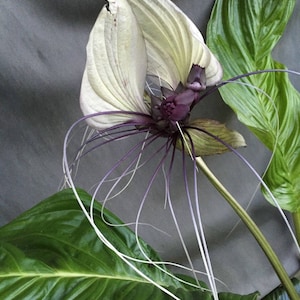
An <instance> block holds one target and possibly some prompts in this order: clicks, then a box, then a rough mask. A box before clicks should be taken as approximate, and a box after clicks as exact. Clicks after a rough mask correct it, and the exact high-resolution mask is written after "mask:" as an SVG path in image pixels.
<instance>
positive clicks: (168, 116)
mask: <svg viewBox="0 0 300 300" xmlns="http://www.w3.org/2000/svg"><path fill="white" fill-rule="evenodd" d="M205 81H206V78H205V70H204V68H201V67H200V66H199V65H193V66H192V68H191V71H190V73H189V76H188V79H187V83H186V86H184V85H183V84H182V83H181V82H180V83H179V84H178V86H177V88H176V89H175V90H170V89H168V88H165V87H162V88H161V93H162V97H161V98H160V97H156V96H152V97H151V109H152V118H153V120H154V121H155V122H156V129H157V130H159V131H165V132H166V133H168V134H170V133H174V132H177V131H178V128H177V124H179V125H184V124H186V123H187V121H188V120H189V117H190V112H191V110H192V108H193V107H194V105H195V104H196V103H198V101H199V97H200V96H199V92H200V91H203V90H205V89H206V82H205Z"/></svg>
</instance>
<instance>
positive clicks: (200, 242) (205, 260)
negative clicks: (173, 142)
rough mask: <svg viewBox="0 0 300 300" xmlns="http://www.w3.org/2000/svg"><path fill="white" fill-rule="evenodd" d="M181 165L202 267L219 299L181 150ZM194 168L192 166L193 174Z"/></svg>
mask: <svg viewBox="0 0 300 300" xmlns="http://www.w3.org/2000/svg"><path fill="white" fill-rule="evenodd" d="M181 142H182V144H183V145H182V147H184V141H183V140H182V139H181ZM190 142H191V145H192V150H193V151H194V148H193V143H192V140H191V139H190ZM195 163H196V161H195V160H193V164H195ZM182 165H183V177H184V185H185V190H186V195H187V200H188V203H189V208H190V213H191V217H192V223H193V226H194V229H195V234H196V238H197V242H198V246H199V250H200V253H201V257H202V260H203V263H204V267H205V270H206V272H207V278H208V281H209V285H210V287H211V291H212V293H213V297H214V299H215V300H217V299H219V297H218V291H217V288H216V282H215V279H214V278H215V277H214V274H213V270H212V266H211V260H210V256H209V253H208V248H207V243H206V239H205V235H204V230H203V226H202V220H201V215H200V210H197V219H198V224H197V220H196V217H195V214H194V211H193V204H192V200H191V194H190V190H189V183H188V176H187V173H186V170H187V169H186V161H185V153H184V151H182ZM195 171H196V169H195V167H194V176H195V174H196V173H197V172H196V173H195ZM195 184H196V187H194V189H196V188H197V180H196V181H195V178H194V185H195ZM194 196H195V202H196V203H198V200H199V199H198V198H197V197H198V192H196V194H195V195H194ZM198 227H199V229H200V234H199V231H198Z"/></svg>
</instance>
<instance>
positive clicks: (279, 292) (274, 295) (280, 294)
mask: <svg viewBox="0 0 300 300" xmlns="http://www.w3.org/2000/svg"><path fill="white" fill-rule="evenodd" d="M292 282H293V284H294V287H295V289H296V291H297V292H298V294H299V296H300V281H299V280H298V279H297V278H293V279H292ZM289 299H290V297H289V295H288V294H287V292H286V290H285V289H284V288H283V287H282V286H280V287H278V288H277V289H275V290H274V291H272V292H271V293H270V294H268V295H267V296H265V297H264V298H263V300H289Z"/></svg>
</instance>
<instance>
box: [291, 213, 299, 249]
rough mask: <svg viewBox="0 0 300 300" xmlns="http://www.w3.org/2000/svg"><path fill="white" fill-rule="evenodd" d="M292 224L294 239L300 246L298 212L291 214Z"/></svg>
mask: <svg viewBox="0 0 300 300" xmlns="http://www.w3.org/2000/svg"><path fill="white" fill-rule="evenodd" d="M292 216H293V223H294V227H295V233H296V239H297V242H298V245H299V246H300V210H299V211H297V212H293V213H292Z"/></svg>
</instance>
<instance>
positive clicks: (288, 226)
mask: <svg viewBox="0 0 300 300" xmlns="http://www.w3.org/2000/svg"><path fill="white" fill-rule="evenodd" d="M189 128H193V129H196V130H200V131H202V132H204V133H205V134H207V135H209V136H211V137H212V138H214V139H215V140H217V141H218V142H220V143H221V144H223V145H224V146H225V147H227V148H228V149H229V150H230V151H232V152H233V153H234V154H235V155H236V156H237V157H238V158H239V159H240V160H241V161H242V162H243V163H244V164H245V165H246V166H247V167H248V168H249V170H250V171H251V172H252V173H253V175H254V176H255V177H256V178H257V179H258V181H259V182H260V184H261V185H262V186H263V187H264V188H265V190H266V192H267V193H268V194H269V196H270V197H271V199H272V201H273V203H274V205H275V206H276V208H277V209H278V211H279V213H280V215H281V217H282V219H283V221H284V222H285V224H286V226H287V228H288V230H289V232H290V235H291V237H292V239H293V242H294V244H295V246H296V248H297V251H298V252H299V253H300V246H299V244H298V242H297V238H296V236H295V234H294V232H293V229H292V227H291V225H290V223H289V221H288V219H287V217H286V215H285V213H284V212H283V210H282V208H281V207H280V205H279V203H278V201H277V200H276V198H275V197H274V195H273V193H272V192H271V190H270V189H269V187H268V186H267V185H266V183H265V182H264V180H263V179H262V177H261V176H260V175H259V174H258V173H257V171H256V170H255V169H254V168H253V166H252V165H251V164H250V163H249V162H248V160H247V159H245V158H244V157H243V156H242V155H241V154H240V153H239V152H238V151H237V150H236V149H234V148H233V147H232V146H231V145H229V144H228V143H226V142H224V141H223V140H221V139H220V138H218V137H217V136H215V135H214V134H211V133H210V132H208V131H206V130H204V129H200V128H196V127H193V126H191V127H189Z"/></svg>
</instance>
